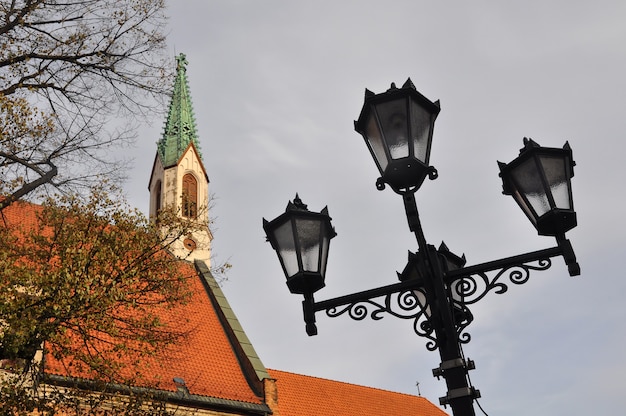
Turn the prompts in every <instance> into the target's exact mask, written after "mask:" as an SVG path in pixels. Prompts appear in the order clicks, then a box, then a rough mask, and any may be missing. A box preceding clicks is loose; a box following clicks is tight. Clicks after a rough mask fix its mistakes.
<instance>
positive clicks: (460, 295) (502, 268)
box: [325, 257, 552, 351]
mask: <svg viewBox="0 0 626 416" xmlns="http://www.w3.org/2000/svg"><path fill="white" fill-rule="evenodd" d="M551 265H552V261H551V260H550V258H549V257H544V258H540V259H536V258H534V259H530V260H529V261H526V262H523V263H518V264H510V263H506V264H499V265H497V267H496V265H494V264H490V266H493V267H485V268H483V269H478V268H477V267H469V268H467V269H460V270H455V272H454V273H453V274H452V275H451V276H449V277H447V278H446V281H447V287H448V288H449V295H450V305H451V307H452V314H453V320H454V325H455V327H456V331H457V335H458V340H459V342H460V343H462V344H467V343H469V342H470V340H471V336H470V334H469V333H468V332H466V331H465V329H466V328H467V327H468V326H469V324H470V323H471V322H472V321H473V319H474V317H473V315H472V312H471V311H470V309H469V308H468V305H472V304H474V303H476V302H478V301H479V300H480V299H482V298H484V297H485V296H486V295H487V293H489V292H494V293H496V294H502V293H505V292H506V291H507V290H508V289H509V286H508V285H509V284H515V285H521V284H524V283H526V282H527V281H528V280H529V279H530V273H531V271H543V270H547V269H549V268H550V266H551ZM507 279H508V280H507ZM383 296H384V297H383ZM325 311H326V315H327V316H329V317H331V318H335V317H338V316H341V315H345V314H347V315H348V316H349V317H350V318H352V319H353V320H356V321H362V320H364V319H366V318H367V317H370V318H371V319H373V320H375V321H378V320H380V319H382V318H383V317H384V316H385V314H389V315H391V316H395V317H396V318H401V319H407V320H412V321H413V330H414V332H415V333H416V334H417V335H419V336H421V337H424V338H426V339H428V341H427V342H426V348H427V349H428V350H429V351H435V350H436V349H437V348H438V344H437V338H436V334H435V331H434V327H433V325H432V323H431V322H430V320H429V317H430V314H431V311H430V306H429V305H428V301H427V296H426V293H425V292H424V289H423V288H421V287H417V288H411V289H403V290H398V291H395V292H391V293H387V294H385V295H379V296H373V297H371V298H362V297H361V298H358V299H354V300H351V301H349V302H345V303H342V304H340V305H332V306H330V305H327V307H326V308H325Z"/></svg>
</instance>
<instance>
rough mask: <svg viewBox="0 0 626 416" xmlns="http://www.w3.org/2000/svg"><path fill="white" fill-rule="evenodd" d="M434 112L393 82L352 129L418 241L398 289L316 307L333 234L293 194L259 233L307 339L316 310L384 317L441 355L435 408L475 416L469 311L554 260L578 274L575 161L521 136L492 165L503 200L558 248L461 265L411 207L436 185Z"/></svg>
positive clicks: (324, 218) (321, 216) (326, 221)
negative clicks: (297, 301)
mask: <svg viewBox="0 0 626 416" xmlns="http://www.w3.org/2000/svg"><path fill="white" fill-rule="evenodd" d="M439 111H440V107H439V102H438V101H437V102H434V103H433V102H431V101H430V100H428V99H427V98H426V97H424V96H423V95H422V94H420V93H419V92H418V91H417V90H416V89H415V86H414V85H413V83H412V82H411V80H410V79H409V80H407V82H406V83H405V84H404V85H403V86H402V88H396V86H395V85H394V84H392V85H391V88H390V89H389V90H388V91H386V92H384V93H382V94H374V93H372V92H370V91H368V90H366V92H365V103H364V105H363V109H362V110H361V114H360V116H359V119H358V120H357V121H355V123H354V124H355V130H356V131H357V132H359V133H360V134H361V135H362V136H363V138H364V139H365V142H366V144H367V146H368V148H369V150H370V153H371V154H372V157H373V158H374V162H375V163H376V166H377V167H378V170H379V172H380V175H381V177H380V178H379V179H378V180H377V181H376V187H377V188H378V189H379V190H383V189H384V188H385V186H386V185H389V186H390V187H391V188H392V189H393V191H394V192H396V193H397V194H399V195H401V196H402V198H403V201H404V206H405V211H406V215H407V220H408V224H409V229H410V230H411V231H412V232H413V233H414V234H415V238H416V240H417V246H418V251H417V252H415V253H411V252H409V261H408V263H407V265H406V267H405V268H404V270H403V271H402V273H398V278H399V280H400V282H399V283H394V284H391V285H388V286H383V287H379V288H376V289H371V290H366V291H363V292H359V293H354V294H350V295H346V296H341V297H338V298H333V299H328V300H323V301H315V299H314V293H315V292H316V291H318V290H319V289H321V288H322V287H324V285H325V283H324V282H325V272H326V260H327V258H328V247H329V242H330V239H331V238H333V237H334V236H335V235H336V234H335V231H334V229H333V227H332V225H331V222H330V220H331V219H330V217H329V216H328V210H327V209H326V208H324V209H323V210H322V212H320V213H316V212H311V211H309V210H308V209H307V207H306V205H304V204H303V203H302V201H301V200H300V198H299V197H298V196H297V195H296V198H295V199H294V201H293V202H290V203H289V204H288V206H287V210H286V212H285V213H283V214H282V215H280V216H279V217H278V218H276V219H274V220H272V221H266V220H263V228H264V229H265V232H266V234H267V239H268V241H269V242H270V243H271V244H272V247H273V248H274V249H275V250H276V252H277V254H278V257H279V259H280V262H281V265H282V267H283V271H284V272H285V276H286V277H287V286H288V287H289V289H290V291H291V292H292V293H297V294H302V295H304V301H303V310H304V320H305V323H306V331H307V334H309V335H316V334H317V327H316V324H315V313H316V312H318V311H325V312H326V315H328V316H330V317H336V316H340V315H343V314H348V315H349V316H350V317H351V318H353V319H355V320H362V319H365V318H366V317H367V316H370V317H371V318H373V319H380V318H381V317H382V315H383V314H384V313H389V314H391V315H393V316H396V317H399V318H403V319H410V320H413V328H414V331H415V333H416V334H418V335H420V336H422V337H425V338H426V339H427V340H428V341H427V342H426V348H427V349H428V350H430V351H434V350H438V351H439V355H440V358H441V364H440V365H439V367H437V368H435V369H434V370H433V375H434V376H435V377H437V378H439V377H443V378H444V380H445V382H446V385H447V388H448V391H447V394H446V395H445V396H444V397H441V398H440V399H439V400H440V403H441V404H442V405H444V406H447V405H450V407H451V408H452V412H453V414H454V415H455V416H473V415H474V414H475V413H474V407H473V401H474V399H476V398H478V397H480V392H479V391H478V390H476V389H475V388H474V387H472V386H471V384H470V383H469V378H468V376H467V373H468V371H469V370H472V369H474V363H473V361H471V360H469V359H465V357H464V356H463V352H462V349H461V346H462V344H465V343H468V342H469V341H470V335H469V334H468V333H467V332H465V329H466V328H467V326H468V325H469V324H470V323H471V322H472V320H473V315H472V313H471V311H470V309H469V307H470V306H471V305H473V304H474V303H476V302H478V301H479V300H480V299H482V298H483V297H485V295H486V294H487V293H489V292H491V291H493V292H495V293H499V294H501V293H504V292H506V291H507V290H508V286H507V285H508V284H509V283H512V284H518V285H519V284H523V283H526V282H527V281H528V279H529V278H530V272H531V271H532V270H546V269H548V268H549V267H550V266H551V264H552V262H551V258H552V257H556V256H562V257H563V259H564V260H565V263H566V265H567V266H568V270H569V274H570V275H571V276H576V275H579V274H580V267H579V265H578V263H577V262H576V256H575V255H574V250H573V249H572V246H571V244H570V242H569V240H567V239H566V238H565V233H566V232H567V231H569V230H570V229H572V228H574V227H575V226H576V212H575V211H574V206H573V200H572V189H571V178H572V177H573V176H574V171H573V167H574V164H575V163H574V161H573V159H572V150H571V148H570V147H569V144H567V143H566V144H565V146H564V147H563V148H562V149H557V148H544V147H541V146H539V145H538V144H537V143H535V142H534V141H532V140H530V139H526V138H525V139H524V148H523V149H522V150H521V151H520V155H519V156H518V157H517V158H516V159H515V160H513V161H512V162H511V163H509V164H505V163H500V162H498V164H499V166H500V176H501V177H502V181H503V190H504V194H506V195H512V196H513V198H514V199H515V201H516V202H517V203H518V205H519V206H520V207H521V208H522V210H523V211H524V213H525V214H526V216H527V217H528V218H529V219H530V221H531V222H532V224H533V225H534V226H535V228H536V229H537V232H538V233H539V235H546V236H553V237H555V238H556V242H557V245H556V246H555V247H552V248H548V249H543V250H538V251H534V252H530V253H525V254H521V255H517V256H512V257H507V258H503V259H499V260H494V261H491V262H487V263H482V264H477V265H473V266H465V262H466V261H465V256H464V255H463V256H457V255H456V254H454V253H452V252H451V251H450V250H449V249H448V247H447V246H446V245H445V244H443V243H442V244H441V246H440V247H439V248H438V249H436V248H435V247H434V246H432V245H430V244H428V243H427V242H426V238H425V236H424V233H423V231H422V226H421V222H420V218H419V215H418V211H417V204H416V202H415V192H416V191H417V190H418V189H419V188H420V186H421V185H422V183H423V182H424V180H425V179H426V177H429V178H430V179H435V178H437V170H436V169H435V168H434V167H432V166H430V165H429V159H430V148H431V141H432V135H433V127H434V122H435V119H436V117H437V114H439ZM507 279H508V282H507V281H506V280H507ZM396 307H397V309H398V310H396Z"/></svg>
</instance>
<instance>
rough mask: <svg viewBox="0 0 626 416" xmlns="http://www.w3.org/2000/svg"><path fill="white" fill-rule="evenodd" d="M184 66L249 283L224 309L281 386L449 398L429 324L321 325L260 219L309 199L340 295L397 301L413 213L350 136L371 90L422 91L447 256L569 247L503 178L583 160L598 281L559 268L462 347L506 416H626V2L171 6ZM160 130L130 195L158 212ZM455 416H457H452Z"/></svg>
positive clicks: (579, 173) (578, 191)
mask: <svg viewBox="0 0 626 416" xmlns="http://www.w3.org/2000/svg"><path fill="white" fill-rule="evenodd" d="M170 14H171V16H172V18H171V21H170V35H169V44H170V50H171V55H172V64H174V56H175V54H177V53H181V52H183V53H185V54H186V55H187V59H188V61H189V66H188V78H189V83H190V87H191V94H192V97H193V103H194V108H195V114H196V118H197V122H198V131H199V134H200V144H201V150H202V154H203V156H204V162H205V167H206V170H207V172H208V174H209V177H210V179H211V185H210V187H211V189H210V190H211V192H212V193H213V194H214V195H215V196H216V201H215V202H216V206H215V208H214V209H213V213H212V214H213V216H214V217H216V219H217V223H216V230H215V233H214V234H215V240H214V251H215V254H216V255H217V258H218V260H222V261H224V260H228V261H230V262H231V263H232V264H233V266H234V268H233V269H232V271H231V272H230V274H229V280H228V281H227V282H225V283H224V291H225V293H226V295H227V296H228V299H229V301H230V302H231V305H232V307H233V308H234V310H235V312H236V314H237V315H238V317H239V319H240V321H241V323H242V325H243V327H244V329H245V330H246V332H247V334H248V336H249V337H250V339H251V340H252V343H253V344H254V346H255V348H256V349H257V352H258V353H259V355H260V357H261V359H262V360H263V362H264V364H265V365H266V366H267V367H270V368H276V369H280V370H285V371H292V372H297V373H303V374H308V375H312V376H318V377H325V378H331V379H337V380H342V381H347V382H351V383H356V384H363V385H368V386H373V387H378V388H382V389H388V390H394V391H400V392H405V393H410V394H417V389H416V387H415V384H416V382H418V381H419V383H420V390H421V393H422V395H423V396H426V397H427V398H428V399H430V400H431V401H432V402H434V403H436V404H437V403H438V397H439V396H442V395H444V394H445V390H446V389H445V383H444V382H443V381H437V380H436V379H434V378H433V377H432V375H431V369H432V368H435V367H437V366H438V365H439V356H438V354H437V353H436V352H429V351H427V350H426V348H425V340H424V339H422V338H419V337H417V336H416V335H415V334H414V333H413V332H412V328H411V322H410V321H403V320H398V319H395V318H393V317H391V316H388V317H386V318H384V319H383V320H381V321H371V320H366V321H362V322H355V321H352V320H350V319H349V318H347V317H341V318H333V319H331V318H327V317H326V316H325V315H323V314H320V315H318V328H319V335H318V336H317V337H312V338H310V337H308V336H307V335H306V333H305V331H304V323H303V321H302V314H301V305H300V302H301V299H300V298H299V297H297V296H295V295H291V294H290V293H289V292H288V290H287V287H286V286H285V284H284V277H283V274H282V271H281V269H280V266H279V263H278V259H277V258H276V255H275V253H274V251H273V250H272V249H271V247H270V246H269V244H267V243H266V242H265V237H264V233H263V230H262V227H261V218H262V217H265V218H267V219H272V218H274V217H276V216H277V215H279V214H280V213H282V212H283V211H284V208H285V206H286V204H287V201H288V200H289V199H292V198H293V197H294V195H295V193H296V192H299V194H300V196H301V198H302V199H303V200H304V202H305V203H307V204H308V205H309V208H310V209H312V210H320V209H321V208H323V207H324V206H325V205H328V208H329V211H330V214H331V216H332V217H333V225H334V226H335V228H336V230H337V233H338V236H337V238H335V239H334V240H333V241H332V243H331V248H330V259H329V265H328V273H327V287H326V288H325V289H323V290H322V291H320V292H319V293H318V294H317V298H318V299H326V298H330V297H334V296H339V295H343V294H347V293H352V292H355V291H359V290H364V289H369V288H373V287H378V286H381V285H386V284H390V283H394V282H395V281H396V271H401V270H402V269H403V267H404V265H405V264H406V260H407V251H408V250H412V251H415V250H416V249H417V248H416V244H415V241H414V239H413V237H412V235H411V233H410V232H409V231H408V227H407V225H406V218H405V215H404V211H403V210H404V209H403V205H402V200H401V198H400V197H399V196H397V195H396V194H394V193H393V192H392V191H391V190H390V189H387V190H385V191H383V192H379V191H377V190H376V188H375V186H374V183H375V180H376V178H377V171H376V168H375V166H374V163H373V161H372V160H371V158H370V156H369V153H368V151H367V149H366V147H365V145H364V143H363V140H362V138H361V137H360V136H359V135H358V134H357V133H356V132H354V130H353V120H355V119H356V118H357V117H358V115H359V112H360V109H361V106H362V104H363V93H364V90H365V88H368V89H370V90H372V91H374V92H377V93H378V92H383V91H385V90H386V89H387V88H388V87H389V85H390V83H391V82H396V83H398V84H402V83H403V82H404V81H405V80H406V79H407V78H408V77H411V79H412V80H413V82H414V84H415V86H416V87H417V89H418V90H419V91H420V92H422V93H423V94H424V95H425V96H427V97H428V98H430V99H431V100H436V99H440V100H441V107H442V110H441V113H440V115H439V118H438V119H437V122H436V125H435V135H434V139H433V149H432V154H431V163H432V164H433V165H434V166H435V167H436V168H437V169H438V171H439V178H438V179H437V180H435V181H426V183H425V184H424V185H423V186H422V189H420V191H419V192H418V194H417V201H418V207H419V209H420V216H421V219H422V221H423V227H424V231H425V233H426V237H427V239H428V240H429V242H430V243H431V244H435V245H439V243H440V242H441V241H442V240H445V242H446V244H447V245H448V246H449V247H450V249H451V250H452V251H454V252H457V253H465V255H466V256H467V259H468V264H476V263H480V262H483V261H488V260H493V259H496V258H500V257H505V256H509V255H514V254H520V253H522V252H526V251H533V250H538V249H541V248H547V247H551V246H553V245H554V241H553V240H552V239H550V238H546V237H538V236H537V235H536V232H535V231H534V228H533V227H532V225H531V224H530V223H529V222H528V220H527V219H526V218H525V216H524V215H523V213H522V212H521V211H520V210H519V209H518V207H517V206H516V205H515V203H514V202H513V200H512V199H511V198H510V197H507V196H504V195H502V193H501V181H500V179H499V178H498V168H497V164H496V160H500V161H503V162H510V161H511V160H512V159H513V158H515V157H516V156H517V154H518V151H519V149H520V148H521V147H522V138H523V137H525V136H527V137H532V138H533V139H534V140H535V141H537V142H538V143H539V144H541V145H544V146H549V147H561V146H562V145H563V144H564V143H565V141H566V140H568V141H569V142H570V144H571V147H572V149H573V153H574V160H575V161H576V162H577V166H576V168H575V177H574V179H573V188H574V204H575V208H576V210H577V213H578V223H579V226H578V227H577V228H575V229H574V230H572V231H571V232H570V233H568V237H569V238H570V240H571V241H572V244H573V246H574V250H575V251H576V254H577V256H578V260H579V263H580V265H581V268H582V275H581V276H580V277H576V278H571V277H569V276H568V274H567V269H566V267H565V265H564V264H563V261H562V260H561V259H558V258H557V259H555V261H554V264H553V266H552V268H551V269H550V270H549V271H545V272H539V273H535V274H532V275H531V279H530V281H529V282H528V283H527V284H525V285H523V286H520V287H512V288H510V290H509V292H508V293H506V294H504V295H495V294H491V295H489V296H487V297H486V298H485V299H484V300H482V301H481V302H480V303H479V304H478V305H476V306H475V307H474V308H473V309H472V311H473V313H474V316H475V321H474V323H472V325H470V327H469V328H468V331H469V333H470V334H471V335H472V341H471V342H470V343H469V344H468V345H466V346H465V347H464V350H465V353H466V355H467V356H468V357H470V358H472V359H473V360H475V362H476V367H477V369H476V370H474V371H472V372H471V373H470V375H471V379H472V382H473V384H474V386H475V387H477V388H478V389H480V390H481V392H482V395H483V397H482V399H481V400H480V403H481V404H482V406H483V408H484V409H485V410H486V411H487V413H488V414H490V415H513V416H518V415H519V416H522V415H523V416H525V415H529V414H534V415H557V414H567V415H589V414H614V415H617V414H620V412H621V411H622V410H623V405H622V402H623V398H622V397H623V392H622V391H621V390H622V388H623V385H624V382H623V372H625V371H626V358H624V353H623V352H624V350H625V349H626V330H625V326H626V324H625V322H626V309H625V307H624V306H623V305H624V302H623V296H624V293H626V279H625V278H624V272H623V271H622V267H621V265H618V264H617V260H619V259H620V258H623V256H624V254H625V250H624V248H625V247H626V237H625V235H624V228H625V221H624V218H623V214H622V212H623V210H624V208H623V206H622V205H621V204H622V203H624V202H625V201H626V198H625V197H624V196H623V195H622V194H621V192H623V191H624V180H625V179H626V173H625V172H624V170H623V169H622V163H621V162H620V160H621V158H622V157H623V155H624V154H625V153H626V144H625V143H626V142H625V141H624V139H623V137H624V132H626V118H625V117H624V115H623V113H624V112H625V110H626V105H625V104H626V76H625V75H624V74H626V49H625V45H626V25H625V24H624V22H625V21H626V3H625V2H623V1H620V0H615V1H604V0H600V1H594V2H589V1H550V2H547V1H535V0H530V1H525V2H512V1H473V2H464V1H450V2H433V1H421V0H412V1H394V0H391V1H385V2H380V1H338V0H333V1H327V0H316V1H287V0H284V1H252V0H250V1H233V0H212V1H200V0H197V1H191V0H185V1H176V2H174V1H170ZM163 121H164V120H163V119H162V118H161V116H158V117H155V119H154V120H153V123H152V126H148V127H144V128H142V130H141V134H140V139H139V141H138V143H137V148H136V149H135V150H134V154H135V157H136V162H137V165H136V168H135V169H133V171H132V172H130V176H131V178H132V179H131V180H130V181H129V182H128V183H127V184H126V189H127V191H128V194H129V195H130V197H131V202H132V203H133V204H134V205H136V206H138V207H139V208H141V209H142V210H143V211H144V212H146V211H147V207H148V191H147V183H148V179H149V175H150V168H151V166H152V162H153V160H154V154H155V151H156V149H155V142H156V140H158V138H159V137H160V133H161V126H162V123H163ZM449 410H450V409H448V411H449Z"/></svg>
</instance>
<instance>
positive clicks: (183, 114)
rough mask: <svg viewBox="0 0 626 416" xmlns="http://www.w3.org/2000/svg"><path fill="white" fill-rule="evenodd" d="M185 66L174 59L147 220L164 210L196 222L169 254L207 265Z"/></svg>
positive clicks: (200, 169) (205, 196)
mask: <svg viewBox="0 0 626 416" xmlns="http://www.w3.org/2000/svg"><path fill="white" fill-rule="evenodd" d="M186 65H187V59H186V57H185V55H184V54H180V55H178V56H177V57H176V80H175V81H174V90H173V92H172V100H171V102H170V107H169V111H168V114H167V120H166V121H165V127H164V129H163V135H162V137H161V139H159V141H158V142H157V154H156V157H155V160H154V165H153V166H152V174H151V175H150V183H149V184H148V190H149V191H150V217H153V218H154V217H156V214H157V212H159V210H161V209H162V208H165V207H168V208H174V209H175V211H176V212H177V214H178V215H180V216H181V217H184V218H187V219H191V220H193V221H196V222H197V224H198V225H199V227H198V228H197V230H195V231H194V232H193V233H191V234H190V235H187V236H182V237H181V238H180V239H179V240H178V241H175V242H174V243H173V244H172V246H171V251H172V252H173V253H174V255H176V256H177V257H180V258H184V259H187V260H190V261H193V260H196V259H197V260H204V261H205V262H206V263H207V264H209V261H210V257H211V240H212V239H213V236H212V235H211V231H210V230H209V213H208V205H209V177H208V176H207V174H206V171H205V169H204V165H203V163H202V156H201V154H200V146H199V144H198V133H197V129H196V121H195V118H194V114H193V109H192V105H191V95H190V94H189V84H188V82H187V69H186Z"/></svg>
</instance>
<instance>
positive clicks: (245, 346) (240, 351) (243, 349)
mask: <svg viewBox="0 0 626 416" xmlns="http://www.w3.org/2000/svg"><path fill="white" fill-rule="evenodd" d="M194 264H195V266H196V270H197V271H198V273H199V274H200V275H201V276H202V278H203V279H204V282H205V284H206V286H207V292H208V294H209V297H210V298H211V301H212V302H213V303H214V307H215V309H216V311H217V313H218V316H219V318H220V320H221V321H222V326H223V327H224V330H225V331H226V334H227V336H228V338H229V339H230V341H231V344H232V346H233V349H234V351H235V354H236V355H237V357H238V359H239V360H240V364H241V366H242V370H243V371H244V375H246V378H247V379H248V382H249V383H250V385H251V387H252V388H253V389H256V391H257V392H258V393H259V394H263V386H262V381H263V380H264V379H269V378H271V377H270V375H269V373H268V372H267V369H266V368H265V366H264V365H263V362H262V361H261V359H260V358H259V356H258V354H257V352H256V350H255V349H254V347H253V345H252V343H251V342H250V339H249V338H248V336H247V335H246V333H245V331H244V330H243V327H242V326H241V324H240V323H239V320H238V319H237V316H236V315H235V312H234V311H233V309H232V308H231V306H230V304H229V303H228V299H226V296H225V295H224V292H222V289H221V288H220V286H219V284H218V283H217V281H216V280H215V278H214V277H213V275H212V274H211V271H210V269H209V267H208V266H207V264H206V263H205V262H204V261H202V260H195V262H194ZM242 360H243V361H242ZM250 372H253V373H254V377H256V380H254V379H251V377H250ZM260 383H261V384H260Z"/></svg>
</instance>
